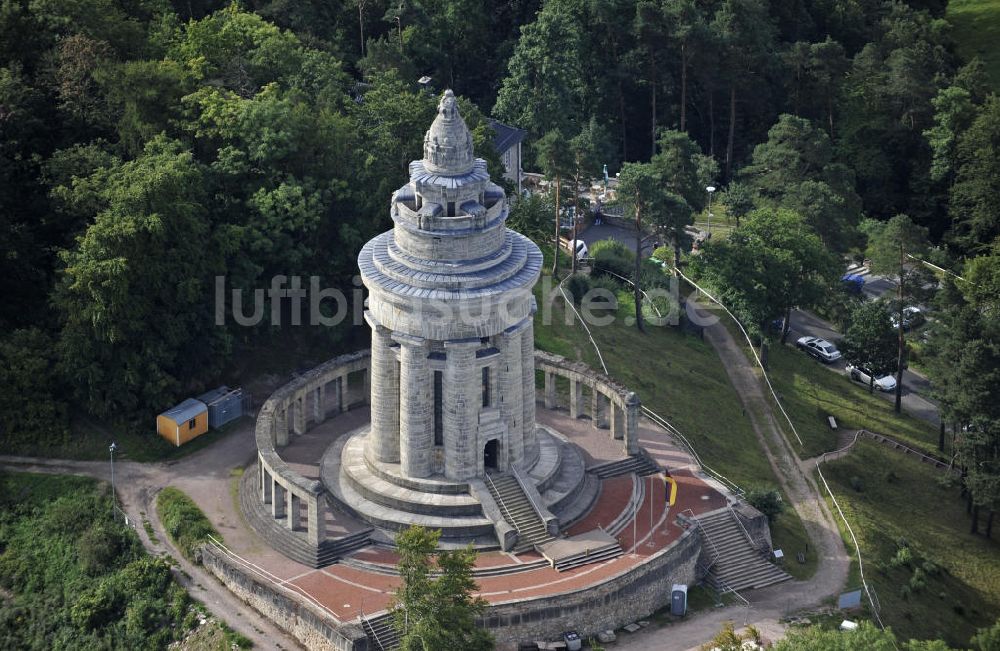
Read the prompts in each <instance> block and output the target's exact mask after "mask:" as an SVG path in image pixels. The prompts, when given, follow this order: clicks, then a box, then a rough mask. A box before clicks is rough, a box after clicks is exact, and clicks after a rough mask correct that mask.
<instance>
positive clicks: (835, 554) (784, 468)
mask: <svg viewBox="0 0 1000 651" xmlns="http://www.w3.org/2000/svg"><path fill="white" fill-rule="evenodd" d="M689 300H690V299H689ZM705 337H706V338H707V340H708V341H709V343H710V344H711V345H712V347H713V348H715V350H716V352H717V353H718V355H719V358H720V359H721V360H722V364H723V366H725V368H726V373H727V374H728V375H729V381H730V382H731V383H732V385H733V387H734V388H735V389H736V392H737V393H738V394H739V396H740V399H741V400H742V402H743V405H744V406H745V407H746V411H747V414H748V415H749V416H750V420H751V424H752V426H753V429H754V432H755V433H756V435H757V440H758V441H759V443H760V445H761V448H762V449H763V450H764V453H765V454H766V455H767V459H768V462H769V463H770V464H771V468H772V469H773V470H774V473H775V475H776V476H777V478H778V481H779V482H780V483H781V487H782V489H784V491H785V494H786V495H787V496H788V500H789V502H791V504H792V507H793V508H794V509H795V511H796V513H798V515H799V517H800V518H801V519H802V523H803V525H804V526H805V528H806V533H807V534H808V536H809V540H810V542H811V544H812V546H813V548H814V549H816V550H817V553H818V555H819V566H818V568H817V570H816V573H815V574H814V575H813V576H812V577H811V578H810V579H808V580H806V581H794V582H790V583H782V584H779V585H775V586H771V587H768V588H763V589H761V590H755V591H751V592H749V593H747V594H746V595H745V596H746V597H747V598H748V599H749V600H750V607H749V608H747V607H745V606H728V607H725V608H720V609H718V610H713V611H711V612H708V613H699V614H698V615H697V616H695V617H692V618H691V619H688V620H686V621H684V622H681V623H679V624H673V625H670V626H668V627H650V628H647V629H643V630H642V631H639V632H637V633H635V634H634V635H631V636H630V635H628V634H623V637H621V638H619V639H620V640H621V642H622V643H619V645H618V648H622V649H628V651H658V650H661V649H664V648H667V647H665V646H664V639H665V638H667V639H669V640H670V642H669V648H670V649H679V650H681V649H683V650H688V649H697V648H699V646H700V645H701V644H704V643H705V642H707V641H708V640H709V639H711V638H712V637H713V636H714V635H715V633H717V632H718V631H719V630H720V629H721V628H722V625H723V624H724V623H725V622H727V621H731V622H733V623H734V624H736V625H737V626H740V625H744V624H752V625H754V626H756V627H757V628H758V630H760V631H761V632H762V634H763V635H764V636H765V637H767V638H769V639H772V640H775V639H778V638H780V637H781V636H782V635H783V634H784V625H782V624H780V623H779V622H780V619H781V618H782V617H784V616H786V615H788V614H791V613H794V612H797V611H802V610H807V609H810V608H815V607H816V606H819V605H820V604H821V603H822V602H823V601H824V600H826V599H827V598H829V597H831V596H835V595H837V594H839V593H840V592H841V590H842V589H843V587H844V583H845V582H846V580H847V574H848V571H849V568H850V558H849V557H848V555H847V551H846V548H845V547H844V543H843V540H842V539H841V537H840V532H839V530H838V529H837V526H836V523H835V522H834V519H833V515H832V514H831V513H830V510H829V509H828V508H827V505H826V501H825V500H824V499H822V497H821V496H820V493H819V488H818V486H817V485H816V483H815V481H814V480H813V478H812V475H811V471H810V470H809V469H808V467H807V465H806V464H804V463H803V462H802V461H801V460H800V459H799V457H798V455H797V454H796V453H795V451H794V450H793V449H792V448H791V447H790V446H789V444H788V442H787V440H786V439H785V437H784V435H782V433H781V430H780V428H779V427H778V424H777V422H776V421H775V417H774V413H773V411H772V409H771V405H770V403H769V401H768V399H767V397H766V395H765V394H764V390H763V388H762V386H761V381H760V379H759V378H758V376H757V370H756V367H755V366H754V365H752V364H751V362H750V360H749V359H748V358H747V356H746V354H745V353H744V352H743V350H742V348H741V347H740V346H739V345H738V344H737V342H736V341H735V340H734V339H733V337H732V335H731V334H730V332H729V330H727V329H726V328H725V326H723V325H722V324H721V323H716V324H714V325H712V326H709V327H707V328H706V329H705Z"/></svg>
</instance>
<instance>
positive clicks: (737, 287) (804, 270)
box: [693, 209, 837, 364]
mask: <svg viewBox="0 0 1000 651" xmlns="http://www.w3.org/2000/svg"><path fill="white" fill-rule="evenodd" d="M693 264H694V268H695V272H696V273H697V274H698V275H700V276H702V277H703V278H705V280H706V281H707V282H708V284H709V285H711V286H712V287H714V288H715V289H716V290H717V291H718V292H719V294H720V295H721V296H720V298H721V300H722V302H723V303H725V304H726V305H727V306H728V307H729V308H730V309H731V310H732V311H733V312H734V313H735V314H736V315H737V316H738V317H739V318H740V320H741V321H742V322H743V323H744V324H746V327H747V329H748V330H749V331H750V332H751V333H753V334H754V335H756V336H759V337H760V345H761V359H762V361H763V362H764V363H765V364H766V361H767V333H768V330H769V329H768V327H767V324H768V323H770V322H771V321H772V320H774V319H776V318H778V317H783V318H784V321H785V326H784V328H783V329H782V333H781V340H782V341H784V340H785V339H786V338H787V336H788V322H789V318H788V317H789V313H790V312H791V309H792V308H793V307H796V306H798V307H808V306H811V305H815V304H816V303H818V302H819V301H820V300H821V299H822V298H823V296H824V295H825V294H826V291H827V289H828V288H829V287H830V286H831V285H832V284H833V282H834V279H835V278H836V277H837V261H836V259H835V258H834V257H833V256H832V255H831V254H830V253H829V252H828V251H827V250H826V247H824V246H823V243H822V242H821V241H820V239H819V237H818V236H817V235H816V234H815V233H814V232H813V231H812V230H811V229H810V228H809V225H808V224H806V223H805V222H804V221H803V220H802V218H801V217H800V216H798V215H797V214H795V213H793V212H791V211H788V210H783V209H778V210H774V209H760V210H757V211H755V212H753V213H751V214H750V215H749V217H747V219H746V220H745V221H744V222H743V224H741V226H740V228H738V229H735V230H734V231H733V232H732V233H730V235H729V238H728V239H726V240H721V241H718V242H711V243H710V244H708V245H706V246H705V247H704V249H703V252H702V255H699V256H698V257H697V258H695V259H694V260H693Z"/></svg>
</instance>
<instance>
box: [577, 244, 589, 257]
mask: <svg viewBox="0 0 1000 651" xmlns="http://www.w3.org/2000/svg"><path fill="white" fill-rule="evenodd" d="M589 257H590V251H588V250H587V243H586V242H584V241H583V240H577V241H576V259H577V260H583V259H584V258H589Z"/></svg>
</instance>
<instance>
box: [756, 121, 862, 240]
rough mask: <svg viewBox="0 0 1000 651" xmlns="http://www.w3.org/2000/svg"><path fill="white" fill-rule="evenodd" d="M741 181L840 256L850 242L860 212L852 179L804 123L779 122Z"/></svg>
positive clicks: (824, 138)
mask: <svg viewBox="0 0 1000 651" xmlns="http://www.w3.org/2000/svg"><path fill="white" fill-rule="evenodd" d="M741 175H742V176H743V177H744V178H746V179H747V180H748V181H749V182H750V183H751V184H752V185H753V186H754V187H755V188H756V189H757V191H758V192H759V193H760V195H761V197H762V198H764V199H766V200H770V201H772V202H774V203H775V204H777V205H780V206H784V207H786V208H789V209H791V210H794V211H795V212H798V213H799V214H800V215H802V216H803V217H804V218H805V219H806V221H807V222H808V223H809V225H810V226H812V228H813V229H814V230H815V231H816V232H817V233H818V234H819V235H820V237H821V238H822V239H823V241H824V242H825V243H826V244H827V245H828V246H830V247H831V248H834V249H836V250H838V251H843V250H845V249H846V248H847V245H848V244H850V243H851V241H852V240H853V237H852V231H853V230H854V228H855V227H856V225H857V221H858V217H859V216H860V212H861V211H860V207H861V206H860V200H859V198H858V196H857V195H856V194H855V192H854V178H853V175H852V173H851V172H850V170H849V169H848V168H847V167H846V166H844V165H842V164H840V163H837V162H835V160H834V152H833V146H832V144H831V142H830V138H829V136H827V135H826V133H824V132H823V131H822V130H821V129H818V128H816V127H815V126H813V124H812V123H810V122H809V121H808V120H806V119H804V118H798V117H795V116H792V115H782V116H780V117H779V118H778V122H777V123H776V124H775V125H774V126H773V127H771V129H770V131H768V134H767V142H764V143H761V144H759V145H757V146H756V147H755V148H754V152H753V161H752V162H751V164H750V165H748V166H747V167H745V168H743V170H742V171H741Z"/></svg>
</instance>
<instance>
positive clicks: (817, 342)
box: [795, 337, 841, 364]
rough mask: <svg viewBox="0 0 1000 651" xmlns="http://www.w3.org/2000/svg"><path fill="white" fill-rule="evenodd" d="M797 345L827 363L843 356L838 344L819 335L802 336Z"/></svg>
mask: <svg viewBox="0 0 1000 651" xmlns="http://www.w3.org/2000/svg"><path fill="white" fill-rule="evenodd" d="M795 345H796V346H798V347H799V348H801V349H802V350H804V351H806V352H807V353H809V354H810V355H812V356H813V357H815V358H816V359H818V360H819V361H821V362H825V363H827V364H829V363H830V362H835V361H837V360H838V359H840V358H841V354H840V351H839V350H837V347H836V346H834V345H833V344H831V343H830V342H829V341H827V340H826V339H820V338H819V337H800V338H799V339H798V341H796V342H795Z"/></svg>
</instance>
